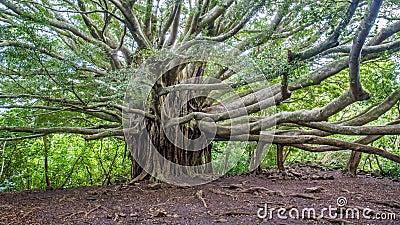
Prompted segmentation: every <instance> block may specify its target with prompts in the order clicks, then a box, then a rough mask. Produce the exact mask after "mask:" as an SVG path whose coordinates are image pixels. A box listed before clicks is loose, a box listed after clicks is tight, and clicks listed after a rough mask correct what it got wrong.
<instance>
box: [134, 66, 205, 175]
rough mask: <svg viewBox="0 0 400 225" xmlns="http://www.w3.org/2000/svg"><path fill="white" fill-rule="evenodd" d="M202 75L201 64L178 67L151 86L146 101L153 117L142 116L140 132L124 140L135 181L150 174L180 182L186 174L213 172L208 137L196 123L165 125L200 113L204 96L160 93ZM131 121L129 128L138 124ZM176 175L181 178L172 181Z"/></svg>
mask: <svg viewBox="0 0 400 225" xmlns="http://www.w3.org/2000/svg"><path fill="white" fill-rule="evenodd" d="M203 76H204V64H201V65H194V66H193V65H191V64H190V66H189V64H188V65H184V66H177V67H175V68H173V69H171V70H169V71H166V72H165V73H164V74H162V75H161V76H160V78H159V79H158V80H157V82H155V84H154V85H153V86H152V88H151V91H150V95H149V96H148V98H147V101H146V104H147V105H148V109H149V111H150V112H151V113H152V114H154V115H155V118H147V117H146V118H144V119H143V121H141V122H142V126H143V129H142V130H141V132H139V133H134V134H132V135H130V136H128V139H127V141H128V145H129V146H130V148H131V151H132V152H133V155H134V159H135V162H134V165H133V170H132V177H134V180H135V181H136V180H140V179H144V178H145V177H147V175H148V174H150V175H151V176H153V177H157V178H160V179H162V180H165V181H169V182H173V183H177V182H179V183H180V182H184V180H185V179H187V178H188V177H189V178H191V177H195V176H200V175H206V174H212V166H211V147H212V144H211V140H207V137H206V136H205V135H204V134H202V131H201V130H200V129H199V127H198V124H197V123H196V122H188V123H184V124H176V125H172V126H170V125H166V123H167V122H168V121H169V120H170V119H173V118H176V117H182V116H186V115H188V114H189V113H191V112H200V111H201V110H202V105H203V103H204V100H205V98H197V97H196V94H197V93H195V92H196V90H190V91H189V90H188V91H186V90H185V91H178V92H174V93H171V94H162V93H161V90H163V89H165V88H166V87H169V86H173V85H176V84H180V83H182V82H185V81H187V80H190V79H192V78H195V77H203ZM160 93H161V94H160ZM133 121H134V122H133V123H132V124H130V127H135V126H136V125H137V124H134V123H135V122H136V120H133ZM129 137H132V139H130V138H129ZM133 143H134V144H133ZM158 154H159V155H158ZM157 155H158V156H157ZM177 177H181V178H182V180H171V179H175V178H177ZM200 179H201V178H200Z"/></svg>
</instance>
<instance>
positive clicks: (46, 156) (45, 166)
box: [43, 135, 51, 188]
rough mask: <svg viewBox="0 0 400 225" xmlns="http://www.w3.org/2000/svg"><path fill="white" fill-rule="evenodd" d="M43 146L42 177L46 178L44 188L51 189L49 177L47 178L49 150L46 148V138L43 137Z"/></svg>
mask: <svg viewBox="0 0 400 225" xmlns="http://www.w3.org/2000/svg"><path fill="white" fill-rule="evenodd" d="M43 145H44V175H45V178H46V188H51V183H50V177H49V160H48V155H49V149H48V146H47V136H46V135H45V136H43Z"/></svg>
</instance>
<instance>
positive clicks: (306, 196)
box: [290, 193, 320, 200]
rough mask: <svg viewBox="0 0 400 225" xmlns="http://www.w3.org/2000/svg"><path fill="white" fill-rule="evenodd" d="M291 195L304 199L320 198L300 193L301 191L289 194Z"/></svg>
mask: <svg viewBox="0 0 400 225" xmlns="http://www.w3.org/2000/svg"><path fill="white" fill-rule="evenodd" d="M290 196H291V197H298V198H305V199H313V200H319V199H320V198H318V197H315V196H313V195H310V194H302V193H296V194H291V195H290Z"/></svg>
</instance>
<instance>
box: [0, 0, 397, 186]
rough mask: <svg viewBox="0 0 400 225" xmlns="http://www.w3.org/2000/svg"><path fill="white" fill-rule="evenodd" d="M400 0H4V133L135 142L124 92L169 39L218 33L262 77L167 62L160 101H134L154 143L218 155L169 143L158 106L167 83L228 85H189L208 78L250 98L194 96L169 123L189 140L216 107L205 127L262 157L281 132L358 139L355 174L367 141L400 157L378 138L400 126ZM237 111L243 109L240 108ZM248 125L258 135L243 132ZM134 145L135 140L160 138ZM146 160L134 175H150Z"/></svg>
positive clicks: (323, 143)
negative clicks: (126, 121)
mask: <svg viewBox="0 0 400 225" xmlns="http://www.w3.org/2000/svg"><path fill="white" fill-rule="evenodd" d="M399 5H400V2H399V1H398V0H388V1H382V0H370V1H362V0H352V1H332V0H324V1H313V0H304V1H266V0H250V1H247V0H223V1H216V0H188V1H182V0H174V1H169V0H166V1H161V0H108V1H107V0H104V1H103V0H71V1H69V0H50V1H48V0H27V1H15V0H0V26H1V31H0V51H1V56H0V60H1V68H0V77H1V83H0V102H1V104H0V107H1V108H2V109H3V110H2V111H1V117H0V121H1V124H0V131H1V133H0V134H1V138H0V140H2V141H13V140H21V139H29V138H38V137H41V136H45V135H48V134H53V133H71V134H80V135H82V137H83V138H84V139H85V140H97V139H102V138H105V137H115V138H118V139H121V140H126V138H125V137H124V126H123V111H124V110H126V107H127V106H126V104H125V102H124V94H125V91H126V89H127V88H132V87H130V86H129V84H130V80H131V77H132V74H133V73H136V71H137V69H140V68H143V67H145V65H146V60H149V59H151V57H153V56H157V54H160V53H162V51H163V50H164V49H172V51H173V50H174V49H179V48H180V47H182V46H185V44H186V43H196V41H207V42H215V43H223V44H224V45H226V46H231V47H232V48H234V49H235V51H237V55H238V57H239V56H243V55H245V56H246V57H247V58H249V59H251V60H252V61H253V62H254V64H255V65H256V66H257V67H258V68H259V69H260V71H261V74H262V78H263V80H257V79H255V80H254V79H253V80H249V79H240V77H239V78H238V76H235V74H236V73H235V71H234V70H232V69H231V68H225V67H221V66H219V65H216V64H212V63H207V62H199V63H196V64H195V63H185V64H183V65H180V66H177V67H174V68H170V70H169V71H166V72H165V73H164V74H162V77H161V78H160V79H159V81H157V82H158V83H156V84H155V85H154V86H153V89H152V90H153V92H152V93H151V95H152V97H150V98H153V100H154V102H152V103H150V104H152V106H150V107H148V108H147V110H141V109H138V110H137V111H133V113H134V114H138V115H142V116H143V117H144V118H145V120H146V121H145V123H146V124H145V126H147V129H148V130H149V131H153V132H154V133H151V134H150V136H151V137H150V141H151V142H153V144H155V145H158V147H159V148H163V149H164V150H160V149H158V151H161V152H162V153H161V154H162V155H163V156H167V155H169V154H170V153H168V152H171V151H172V152H174V153H171V154H172V155H170V156H168V157H167V158H169V159H170V160H171V161H174V160H176V163H179V164H182V165H202V164H204V163H206V162H210V161H211V153H210V151H211V148H212V147H211V145H210V146H204V148H205V149H204V152H203V153H202V154H203V155H200V156H199V157H200V158H199V159H198V160H194V158H195V157H194V156H193V155H191V156H190V157H189V158H190V159H189V158H185V157H186V156H187V153H182V154H176V152H179V151H180V150H179V149H177V148H176V146H175V147H173V148H172V147H170V145H171V143H168V144H166V143H165V144H164V143H163V142H164V139H165V134H163V131H162V130H161V128H160V125H159V121H160V120H161V119H162V112H161V110H160V108H159V107H158V106H157V104H161V103H162V102H163V101H164V100H165V95H166V94H168V93H173V92H177V91H179V90H181V91H182V90H189V91H190V90H197V89H199V88H205V87H207V88H209V89H212V90H215V89H218V88H220V87H221V86H218V83H213V82H211V83H207V84H199V83H194V84H185V83H184V80H187V79H189V78H194V77H206V78H215V79H218V80H219V81H220V82H221V84H222V85H227V86H229V88H231V89H230V90H231V92H234V93H235V95H236V96H239V98H229V96H228V97H227V98H226V99H225V102H224V103H225V105H221V104H220V102H218V101H213V100H210V99H208V98H201V99H195V100H190V99H187V101H188V102H190V104H188V106H185V107H187V108H186V109H185V110H181V111H180V112H179V113H178V115H176V118H171V119H170V122H171V121H172V122H174V123H176V124H177V125H178V126H179V127H180V128H181V129H182V130H183V132H186V135H187V137H189V139H196V138H199V137H200V133H199V128H198V126H199V124H200V122H201V121H203V122H204V120H205V118H208V119H211V120H212V122H213V123H212V124H214V125H213V126H210V128H209V130H207V123H204V124H205V125H204V126H205V128H204V130H202V132H203V131H208V132H210V133H212V132H215V135H214V139H213V141H257V142H258V143H259V144H258V146H257V149H256V155H257V154H261V153H260V152H261V151H262V149H263V143H266V142H271V143H273V144H276V145H278V149H280V148H281V147H283V146H292V147H295V148H298V149H302V150H305V151H311V152H325V151H340V150H352V151H354V152H353V153H352V157H351V158H352V159H351V160H350V161H349V164H348V169H350V170H352V171H353V172H354V166H355V167H357V165H358V162H359V157H360V156H361V153H368V154H375V155H379V156H382V157H384V158H387V159H390V160H392V161H395V162H397V163H400V155H399V154H398V152H397V154H396V152H395V151H394V148H395V147H394V146H392V147H391V148H390V147H389V148H385V149H383V148H379V146H374V145H371V143H373V142H374V141H376V140H378V139H380V138H381V137H383V136H385V135H398V134H400V125H398V124H399V122H400V120H399V113H400V110H399V99H400V89H399V69H400V68H399V61H400V60H399V54H398V52H399V50H400V33H399V32H400V7H399ZM210 68H214V69H212V70H211V69H210ZM210 71H211V72H210ZM266 81H267V82H266ZM267 83H268V84H267ZM207 85H208V86H207ZM213 85H214V86H213ZM133 88H134V87H133ZM132 98H134V97H132ZM160 102H161V103H160ZM238 109H241V110H242V111H241V112H242V113H236V114H235V113H234V112H235V110H238ZM243 110H244V111H243ZM271 121H273V122H271ZM172 122H171V123H172ZM206 122H210V121H209V120H207V121H206ZM132 126H133V125H132ZM185 126H186V127H188V128H187V131H186V130H185V129H186V128H184V127H185ZM237 130H246V132H247V133H248V135H247V136H243V135H241V134H240V133H237V134H234V133H235V132H234V131H237ZM153 134H154V135H153ZM128 140H130V139H129V138H128ZM134 143H135V144H134V146H130V147H131V148H140V149H146V148H147V147H148V146H147V145H146V144H143V143H142V144H140V143H137V142H134ZM172 144H173V143H172ZM131 150H132V149H131ZM132 151H133V153H134V154H133V156H134V158H137V157H139V156H138V155H137V154H135V150H132ZM185 154H186V155H185ZM357 159H358V160H357ZM191 160H192V161H191ZM255 160H256V161H259V160H260V159H259V158H257V157H255ZM254 165H257V163H256V162H255V164H254ZM253 167H254V166H253ZM139 168H140V165H139V166H137V168H136V172H135V173H134V174H135V175H136V176H141V177H142V178H143V176H144V175H143V174H144V173H143V172H142V171H141V170H140V169H139ZM351 168H353V169H351ZM252 169H254V168H252Z"/></svg>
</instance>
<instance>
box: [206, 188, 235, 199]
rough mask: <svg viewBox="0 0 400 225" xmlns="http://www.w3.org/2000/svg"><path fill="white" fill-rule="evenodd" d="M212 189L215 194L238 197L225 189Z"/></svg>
mask: <svg viewBox="0 0 400 225" xmlns="http://www.w3.org/2000/svg"><path fill="white" fill-rule="evenodd" d="M210 191H211V192H212V193H214V194H217V195H226V196H229V197H233V198H237V197H238V196H236V195H233V194H231V193H228V192H223V191H221V190H218V189H210Z"/></svg>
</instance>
